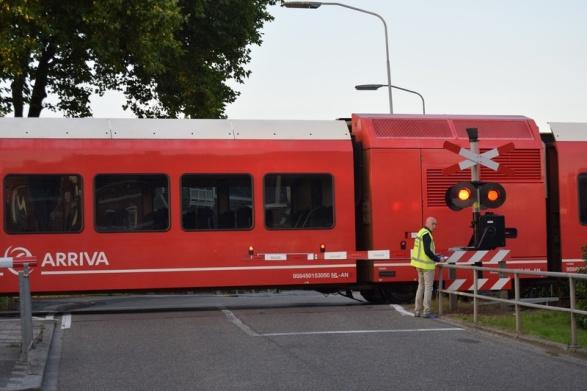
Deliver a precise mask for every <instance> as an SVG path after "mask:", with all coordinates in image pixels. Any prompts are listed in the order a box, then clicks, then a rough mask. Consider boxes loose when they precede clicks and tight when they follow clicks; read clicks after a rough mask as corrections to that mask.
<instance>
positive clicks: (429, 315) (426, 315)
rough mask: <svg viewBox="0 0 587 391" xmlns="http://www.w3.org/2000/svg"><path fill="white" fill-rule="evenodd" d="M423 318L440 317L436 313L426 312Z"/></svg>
mask: <svg viewBox="0 0 587 391" xmlns="http://www.w3.org/2000/svg"><path fill="white" fill-rule="evenodd" d="M422 318H426V319H436V318H438V316H437V315H435V314H424V315H422Z"/></svg>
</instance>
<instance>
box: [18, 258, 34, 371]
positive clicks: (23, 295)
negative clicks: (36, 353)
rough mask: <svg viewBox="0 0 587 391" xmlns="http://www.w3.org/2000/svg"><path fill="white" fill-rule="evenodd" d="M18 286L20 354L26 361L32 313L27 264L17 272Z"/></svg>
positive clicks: (31, 340)
mask: <svg viewBox="0 0 587 391" xmlns="http://www.w3.org/2000/svg"><path fill="white" fill-rule="evenodd" d="M18 285H19V293H20V324H21V338H22V346H21V354H22V356H23V359H24V360H25V361H28V352H29V349H31V348H32V347H33V346H32V345H33V311H32V300H31V287H30V284H29V264H28V263H25V264H24V265H23V269H22V271H20V272H18Z"/></svg>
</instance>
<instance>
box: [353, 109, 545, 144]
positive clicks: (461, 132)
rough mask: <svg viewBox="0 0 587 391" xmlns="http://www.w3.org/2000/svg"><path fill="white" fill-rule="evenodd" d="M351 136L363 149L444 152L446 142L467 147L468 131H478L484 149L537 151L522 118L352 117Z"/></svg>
mask: <svg viewBox="0 0 587 391" xmlns="http://www.w3.org/2000/svg"><path fill="white" fill-rule="evenodd" d="M352 128H353V134H354V135H355V136H356V137H357V140H359V141H361V142H362V143H363V145H364V146H365V148H368V149H369V148H443V143H444V141H445V140H454V142H456V143H468V135H467V131H466V130H467V128H477V129H478V131H479V142H480V144H482V147H483V145H485V146H489V145H490V144H491V145H494V144H499V143H505V142H508V141H509V142H514V143H515V145H516V148H540V145H541V141H540V134H539V132H538V127H537V126H536V124H535V123H534V121H533V120H532V119H530V118H527V117H524V116H503V115H501V116H493V115H403V114H401V115H397V114H396V115H389V114H353V118H352Z"/></svg>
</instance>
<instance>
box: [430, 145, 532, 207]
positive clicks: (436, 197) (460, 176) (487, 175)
mask: <svg viewBox="0 0 587 391" xmlns="http://www.w3.org/2000/svg"><path fill="white" fill-rule="evenodd" d="M485 151H486V150H482V151H481V152H485ZM493 160H495V161H496V162H498V163H499V164H500V165H503V166H505V167H509V168H510V169H511V170H513V172H514V173H513V175H504V174H502V173H501V172H496V171H493V170H491V169H489V168H485V167H481V180H482V181H486V182H500V183H514V182H515V183H521V182H539V181H540V180H541V179H542V175H541V174H542V170H541V167H540V150H537V149H516V150H514V151H513V152H512V153H508V154H506V155H503V156H499V157H497V158H495V159H493ZM470 180H471V170H463V171H459V172H457V173H455V174H450V175H443V174H442V169H429V170H427V171H426V185H427V186H426V187H427V189H428V192H427V201H428V206H429V207H430V206H445V205H446V204H445V201H444V194H445V192H446V189H448V188H449V187H450V186H452V185H454V184H456V183H458V182H465V181H470Z"/></svg>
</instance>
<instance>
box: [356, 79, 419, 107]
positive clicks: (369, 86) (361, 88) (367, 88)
mask: <svg viewBox="0 0 587 391" xmlns="http://www.w3.org/2000/svg"><path fill="white" fill-rule="evenodd" d="M387 86H388V84H359V85H358V86H355V90H359V91H375V90H377V89H379V88H381V87H387ZM391 87H392V88H395V89H398V90H402V91H406V92H410V93H412V94H416V95H418V96H419V97H420V99H421V100H422V114H426V103H425V102H424V97H423V96H422V94H420V93H419V92H416V91H412V90H408V89H407V88H403V87H398V86H394V85H392V86H391Z"/></svg>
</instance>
